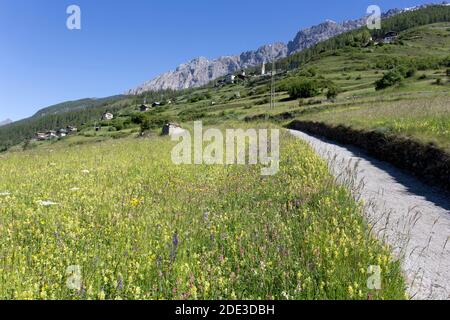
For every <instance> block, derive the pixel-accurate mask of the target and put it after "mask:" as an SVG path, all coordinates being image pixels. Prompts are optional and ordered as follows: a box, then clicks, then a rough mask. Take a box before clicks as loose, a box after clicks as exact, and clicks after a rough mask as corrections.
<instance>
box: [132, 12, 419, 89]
mask: <svg viewBox="0 0 450 320" xmlns="http://www.w3.org/2000/svg"><path fill="white" fill-rule="evenodd" d="M425 6H427V5H423V6H417V7H413V8H407V9H392V10H389V11H387V12H386V13H385V14H383V18H387V17H390V16H393V15H396V14H399V13H402V12H404V11H411V10H416V9H420V8H423V7H425ZM366 21H367V17H364V18H361V19H357V20H349V21H345V22H342V23H337V22H334V21H331V20H327V21H325V22H323V23H321V24H319V25H316V26H313V27H311V28H308V29H304V30H301V31H300V32H298V33H297V35H296V36H295V38H294V39H293V40H292V41H290V42H289V43H288V44H287V45H286V44H284V43H275V44H274V45H273V47H272V46H270V45H265V46H262V47H261V48H259V49H258V50H256V51H248V52H244V53H241V54H240V55H236V56H224V57H220V58H218V59H215V60H208V59H207V58H204V57H200V58H196V59H194V60H192V61H190V62H188V63H186V64H182V65H180V66H179V67H178V68H177V69H176V70H175V71H170V72H166V73H164V74H162V75H160V76H158V77H156V78H155V79H153V80H150V81H147V82H145V83H144V84H142V85H141V86H139V87H137V88H135V89H132V90H129V91H128V94H140V93H142V92H145V91H157V90H161V89H175V90H179V89H186V88H193V87H200V86H203V85H206V84H208V83H209V82H210V81H212V80H214V79H217V78H219V77H222V76H225V75H227V74H229V73H233V72H236V71H238V70H240V69H243V68H247V67H252V66H257V65H261V64H262V63H263V62H268V61H271V60H272V58H273V57H275V59H280V58H284V57H286V56H289V55H292V54H294V53H296V52H299V51H302V50H304V49H307V48H309V47H311V46H314V45H315V44H317V43H319V42H321V41H325V40H328V39H330V38H333V37H335V36H337V35H339V34H342V33H345V32H347V31H351V30H354V29H357V28H360V27H362V26H364V25H365V24H366Z"/></svg>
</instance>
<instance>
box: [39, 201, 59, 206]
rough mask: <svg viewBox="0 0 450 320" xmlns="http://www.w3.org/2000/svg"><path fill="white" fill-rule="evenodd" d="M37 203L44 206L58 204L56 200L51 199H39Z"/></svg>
mask: <svg viewBox="0 0 450 320" xmlns="http://www.w3.org/2000/svg"><path fill="white" fill-rule="evenodd" d="M37 204H39V205H40V206H43V207H50V206H56V205H58V204H57V203H56V202H53V201H49V200H46V201H43V200H39V201H37Z"/></svg>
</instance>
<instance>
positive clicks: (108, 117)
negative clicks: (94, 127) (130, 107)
mask: <svg viewBox="0 0 450 320" xmlns="http://www.w3.org/2000/svg"><path fill="white" fill-rule="evenodd" d="M112 119H114V115H113V114H112V113H111V112H105V113H104V114H103V116H102V120H103V121H105V120H112Z"/></svg>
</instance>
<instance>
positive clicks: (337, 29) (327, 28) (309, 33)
mask: <svg viewBox="0 0 450 320" xmlns="http://www.w3.org/2000/svg"><path fill="white" fill-rule="evenodd" d="M365 24H366V18H362V19H359V20H351V21H346V22H343V23H336V22H334V21H331V20H327V21H326V22H324V23H321V24H319V25H317V26H313V27H311V28H308V29H305V30H301V31H300V32H299V33H297V35H296V36H295V38H294V40H292V41H290V42H289V43H288V55H291V54H294V53H296V52H300V51H302V50H305V49H307V48H309V47H312V46H314V45H316V44H318V43H319V42H322V41H325V40H328V39H330V38H333V37H335V36H337V35H340V34H342V33H345V32H347V31H351V30H355V29H357V28H360V27H362V26H364V25H365Z"/></svg>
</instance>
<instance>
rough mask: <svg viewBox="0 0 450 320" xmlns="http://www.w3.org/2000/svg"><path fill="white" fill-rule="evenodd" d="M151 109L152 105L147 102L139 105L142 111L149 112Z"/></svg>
mask: <svg viewBox="0 0 450 320" xmlns="http://www.w3.org/2000/svg"><path fill="white" fill-rule="evenodd" d="M149 110H150V107H149V106H148V105H146V104H142V105H140V106H139V111H141V112H147V111H149Z"/></svg>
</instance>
